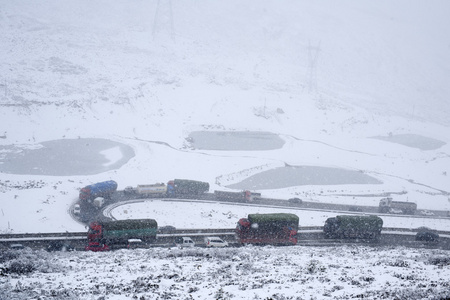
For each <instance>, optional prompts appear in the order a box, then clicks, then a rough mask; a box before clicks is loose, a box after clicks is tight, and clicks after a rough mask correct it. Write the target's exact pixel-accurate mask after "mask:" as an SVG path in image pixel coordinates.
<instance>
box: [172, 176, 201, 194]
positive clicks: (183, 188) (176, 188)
mask: <svg viewBox="0 0 450 300" xmlns="http://www.w3.org/2000/svg"><path fill="white" fill-rule="evenodd" d="M167 186H168V193H169V194H174V195H201V194H203V193H206V192H208V191H209V183H208V182H202V181H197V180H188V179H175V180H171V181H169V182H168V183H167Z"/></svg>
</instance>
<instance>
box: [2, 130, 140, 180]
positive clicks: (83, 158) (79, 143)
mask: <svg viewBox="0 0 450 300" xmlns="http://www.w3.org/2000/svg"><path fill="white" fill-rule="evenodd" d="M132 157H134V150H133V148H131V147H130V146H127V145H124V144H121V143H118V142H114V141H110V140H105V139H93V138H87V139H63V140H54V141H47V142H42V143H40V144H36V145H12V146H0V172H3V173H9V174H29V175H52V176H66V175H91V174H98V173H102V172H105V171H109V170H113V169H118V168H120V167H121V166H122V165H124V164H125V163H127V162H128V161H129V160H130V159H131V158H132Z"/></svg>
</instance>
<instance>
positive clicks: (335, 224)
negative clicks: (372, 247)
mask: <svg viewBox="0 0 450 300" xmlns="http://www.w3.org/2000/svg"><path fill="white" fill-rule="evenodd" d="M382 228H383V220H382V219H381V218H380V217H378V216H373V215H371V216H356V215H348V216H347V215H342V216H336V217H333V218H328V219H327V220H326V221H325V225H324V227H323V233H324V236H325V238H328V239H347V238H349V239H351V238H359V239H368V240H379V238H380V236H381V229H382Z"/></svg>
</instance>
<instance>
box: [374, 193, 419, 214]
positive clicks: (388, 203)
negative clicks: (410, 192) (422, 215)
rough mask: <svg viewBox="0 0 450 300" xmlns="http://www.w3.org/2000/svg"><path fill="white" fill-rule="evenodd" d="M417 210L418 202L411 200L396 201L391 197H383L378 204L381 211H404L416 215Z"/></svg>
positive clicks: (403, 212) (393, 212)
mask: <svg viewBox="0 0 450 300" xmlns="http://www.w3.org/2000/svg"><path fill="white" fill-rule="evenodd" d="M416 210H417V204H416V203H414V202H409V201H394V200H393V199H392V198H391V197H386V198H382V199H381V200H380V204H379V206H378V211H379V212H380V213H392V214H395V213H402V214H407V215H414V214H415V213H416Z"/></svg>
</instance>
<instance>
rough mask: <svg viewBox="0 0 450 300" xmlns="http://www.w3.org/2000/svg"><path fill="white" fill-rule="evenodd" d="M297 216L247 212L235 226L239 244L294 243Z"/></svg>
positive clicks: (295, 239)
mask: <svg viewBox="0 0 450 300" xmlns="http://www.w3.org/2000/svg"><path fill="white" fill-rule="evenodd" d="M298 223H299V218H298V216H297V215H295V214H288V213H274V214H249V215H248V217H247V218H242V219H240V220H239V221H238V223H237V226H236V231H235V232H236V239H237V242H238V243H241V244H272V245H278V244H280V245H296V244H297V231H298Z"/></svg>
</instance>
